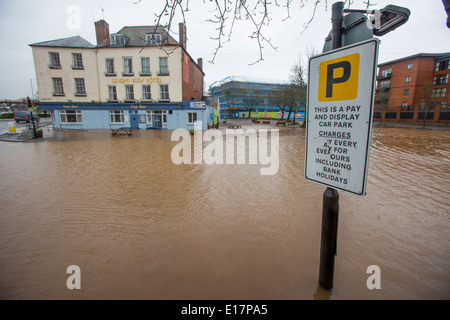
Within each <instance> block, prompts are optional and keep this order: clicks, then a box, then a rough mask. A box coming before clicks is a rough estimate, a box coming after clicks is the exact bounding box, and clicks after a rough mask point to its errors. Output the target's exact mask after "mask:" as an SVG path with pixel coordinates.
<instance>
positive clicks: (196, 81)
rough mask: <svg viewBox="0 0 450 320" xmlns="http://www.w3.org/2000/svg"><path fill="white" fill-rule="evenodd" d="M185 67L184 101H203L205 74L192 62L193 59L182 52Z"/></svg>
mask: <svg viewBox="0 0 450 320" xmlns="http://www.w3.org/2000/svg"><path fill="white" fill-rule="evenodd" d="M182 52H183V54H182V60H183V61H182V65H183V79H182V81H183V86H182V90H183V101H189V100H192V98H193V100H202V99H203V78H204V75H203V72H202V71H201V70H200V68H199V67H198V66H197V64H196V63H195V62H194V61H193V60H192V58H191V57H190V56H189V55H188V54H187V53H186V52H185V51H184V50H182Z"/></svg>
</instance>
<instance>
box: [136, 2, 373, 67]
mask: <svg viewBox="0 0 450 320" xmlns="http://www.w3.org/2000/svg"><path fill="white" fill-rule="evenodd" d="M142 1H150V0H137V1H136V2H135V4H138V3H140V2H142ZM354 2H356V1H355V0H345V1H344V3H345V4H346V5H347V7H348V8H350V6H351V5H353V3H354ZM307 3H311V6H312V9H310V10H311V11H312V12H311V15H310V18H309V19H308V20H307V21H306V22H305V23H304V24H303V29H302V30H300V31H301V32H304V31H305V30H306V29H307V28H308V27H309V25H310V24H311V22H312V21H313V20H314V17H315V15H316V12H317V10H321V9H323V10H328V8H329V6H330V3H329V1H328V0H203V7H205V8H207V9H206V10H207V11H208V15H207V18H206V20H207V21H208V22H210V23H211V24H213V25H214V29H215V32H216V34H215V35H214V36H213V37H211V39H212V40H214V41H216V44H217V45H216V47H215V50H214V53H213V56H212V59H211V61H210V62H211V63H214V61H215V59H216V56H217V54H218V52H219V51H220V49H222V48H223V45H224V44H225V43H226V42H229V41H231V35H232V34H233V31H234V27H235V25H236V22H238V21H247V22H249V23H250V25H251V26H252V28H251V30H250V31H249V38H250V39H252V40H255V41H256V43H257V46H258V48H259V58H258V59H257V60H256V61H254V62H253V63H251V64H255V63H257V62H260V61H262V60H264V55H263V49H264V48H265V45H267V46H269V47H270V48H272V49H273V50H275V51H276V50H277V46H276V45H275V44H274V43H273V41H272V39H271V38H268V37H267V36H266V34H267V33H266V30H267V29H268V28H270V22H271V21H272V17H273V16H274V13H275V12H277V11H280V10H282V11H283V12H284V18H283V19H282V20H283V21H284V20H287V19H289V18H291V17H292V16H291V13H292V11H293V10H297V9H298V10H301V9H304V8H305V6H306V4H307ZM359 4H360V5H365V6H366V8H368V7H369V6H371V5H372V4H371V3H370V0H360V1H359ZM189 5H190V1H189V0H165V1H162V8H161V9H160V10H158V11H157V13H156V14H155V25H156V26H162V27H164V28H165V29H166V30H167V31H168V32H169V31H173V32H175V33H177V31H176V30H172V26H173V22H174V18H175V15H176V14H177V13H180V14H181V18H182V20H183V23H186V14H187V13H188V12H189V11H190V9H189ZM196 14H198V13H196Z"/></svg>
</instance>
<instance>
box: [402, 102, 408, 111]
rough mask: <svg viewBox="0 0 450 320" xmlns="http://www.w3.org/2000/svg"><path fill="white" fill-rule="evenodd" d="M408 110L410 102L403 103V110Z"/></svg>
mask: <svg viewBox="0 0 450 320" xmlns="http://www.w3.org/2000/svg"><path fill="white" fill-rule="evenodd" d="M407 108H408V102H402V110H406V109H407Z"/></svg>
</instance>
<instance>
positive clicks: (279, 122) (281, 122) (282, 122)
mask: <svg viewBox="0 0 450 320" xmlns="http://www.w3.org/2000/svg"><path fill="white" fill-rule="evenodd" d="M279 124H280V125H281V124H282V125H283V126H285V127H286V122H284V121H278V122H277V127H278V125H279Z"/></svg>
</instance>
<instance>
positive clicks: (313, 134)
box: [305, 2, 378, 290]
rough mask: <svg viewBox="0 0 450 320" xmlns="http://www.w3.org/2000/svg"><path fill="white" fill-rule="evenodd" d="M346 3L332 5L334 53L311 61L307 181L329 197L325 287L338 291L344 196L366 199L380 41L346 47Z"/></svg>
mask: <svg viewBox="0 0 450 320" xmlns="http://www.w3.org/2000/svg"><path fill="white" fill-rule="evenodd" d="M343 21H344V3H343V2H337V3H334V4H333V6H332V19H331V22H332V31H331V35H332V39H331V40H332V47H331V51H328V52H326V53H323V54H321V55H318V56H315V57H312V58H311V59H310V61H309V79H308V104H307V105H308V112H307V119H306V120H307V135H306V160H305V178H306V179H308V180H311V181H314V182H316V183H319V184H322V185H325V186H327V189H326V190H325V192H324V194H323V209H322V233H321V247H320V269H319V284H320V286H321V287H322V288H324V289H327V290H330V289H332V288H333V280H334V264H335V256H336V254H337V233H338V219H339V193H338V191H337V189H340V190H344V191H346V192H350V193H353V194H357V195H361V196H362V195H364V194H365V184H366V177H367V164H368V147H369V144H370V131H371V130H370V129H371V124H372V107H373V93H374V90H375V70H376V64H377V61H376V60H377V56H378V40H377V39H369V40H366V41H361V42H358V43H355V44H352V45H348V46H345V47H342V48H341V46H342V35H343V30H344V29H343Z"/></svg>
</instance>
